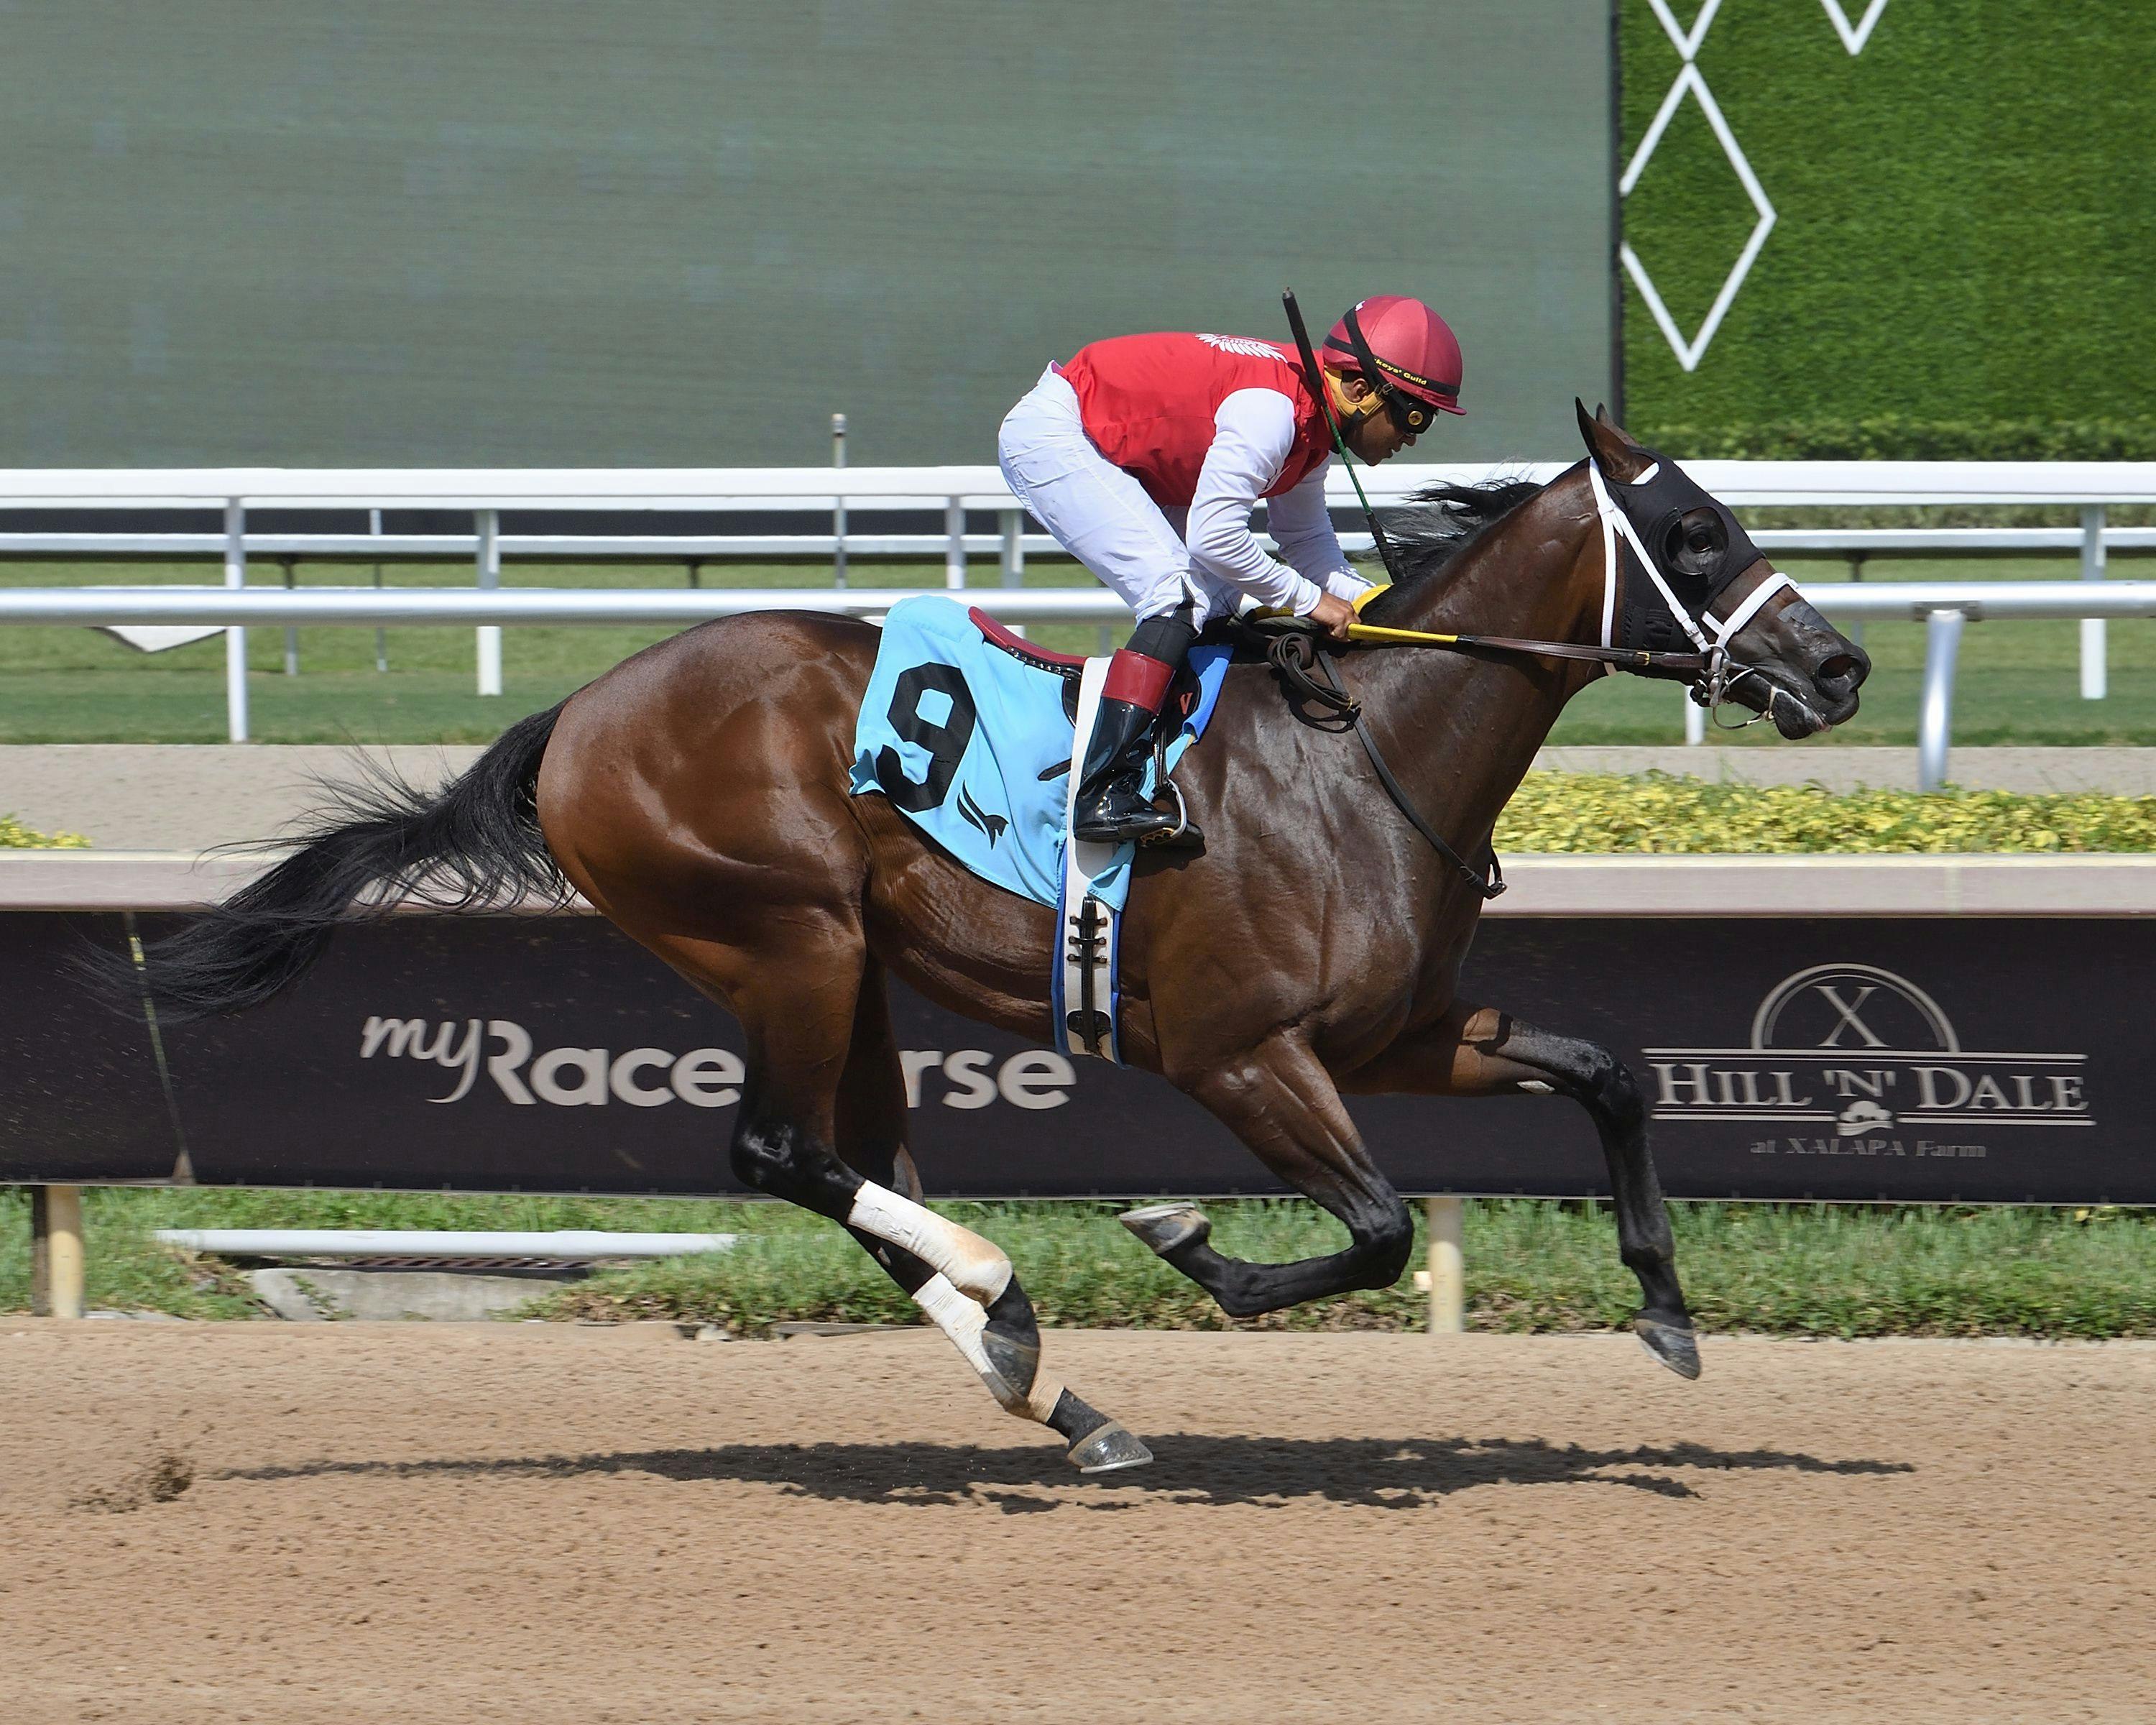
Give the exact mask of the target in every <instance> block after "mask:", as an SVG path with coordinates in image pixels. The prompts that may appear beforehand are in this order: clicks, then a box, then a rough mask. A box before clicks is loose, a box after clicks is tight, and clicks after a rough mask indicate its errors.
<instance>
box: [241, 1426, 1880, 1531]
mask: <svg viewBox="0 0 2156 1725" xmlns="http://www.w3.org/2000/svg"><path fill="white" fill-rule="evenodd" d="M1157 1449H1158V1454H1159V1460H1158V1462H1157V1463H1156V1464H1155V1465H1154V1466H1151V1467H1142V1468H1136V1469H1132V1470H1131V1471H1127V1472H1122V1473H1113V1474H1105V1475H1101V1476H1095V1477H1092V1478H1081V1477H1079V1476H1076V1475H1075V1474H1073V1473H1071V1472H1070V1470H1069V1469H1068V1468H1067V1467H1066V1466H1065V1465H1064V1463H1063V1460H1062V1457H1061V1455H1060V1452H1059V1451H1057V1450H1054V1449H1050V1448H1048V1447H1046V1446H1045V1445H1038V1444H1029V1445H1006V1446H1004V1447H1002V1448H998V1449H975V1448H969V1447H966V1446H962V1445H945V1444H919V1443H911V1444H909V1443H891V1444H839V1443H830V1444H728V1445H721V1446H720V1447H717V1448H715V1449H708V1450H627V1451H622V1452H619V1453H614V1454H604V1455H531V1456H505V1457H499V1458H491V1459H489V1458H480V1457H470V1458H465V1459H454V1458H445V1459H443V1460H439V1461H317V1462H311V1463H307V1464H305V1465H303V1466H293V1467H261V1468H248V1469H243V1470H238V1471H232V1472H228V1473H225V1474H223V1475H221V1476H218V1477H221V1478H223V1479H228V1480H287V1479H300V1478H316V1477H320V1476H325V1475H335V1474H383V1475H389V1476H396V1477H402V1478H427V1477H429V1476H449V1477H478V1478H485V1477H502V1476H511V1477H513V1476H542V1477H553V1478H568V1477H572V1476H576V1475H578V1474H608V1473H644V1474H655V1475H658V1476H660V1477H661V1478H664V1479H670V1480H680V1481H690V1482H694V1481H728V1482H731V1483H737V1484H749V1485H767V1486H776V1487H777V1488H778V1490H780V1491H783V1492H785V1493H787V1494H788V1495H789V1496H792V1497H820V1498H824V1499H825V1500H827V1501H829V1502H846V1503H891V1504H901V1505H903V1504H914V1505H919V1506H921V1507H933V1506H937V1505H947V1504H960V1503H979V1504H985V1505H988V1506H990V1507H995V1508H999V1509H1001V1510H1003V1511H1004V1512H1006V1513H1007V1514H1011V1515H1023V1514H1026V1513H1029V1512H1039V1511H1045V1510H1056V1509H1096V1510H1117V1509H1133V1508H1136V1507H1138V1506H1139V1505H1141V1504H1142V1503H1145V1502H1148V1501H1156V1502H1158V1501H1166V1502H1178V1503H1203V1504H1227V1503H1245V1504H1255V1505H1259V1506H1261V1507H1273V1508H1278V1507H1284V1506H1286V1505H1287V1504H1289V1503H1292V1502H1297V1501H1298V1500H1303V1499H1311V1498H1322V1499H1325V1500H1327V1501H1329V1502H1334V1503H1351V1504H1362V1505H1365V1506H1368V1507H1371V1508H1373V1509H1413V1508H1415V1507H1419V1506H1421V1505H1424V1504H1427V1503H1430V1502H1434V1501H1435V1500H1437V1499H1439V1498H1442V1497H1449V1496H1450V1495H1451V1494H1452V1493H1454V1492H1455V1491H1467V1490H1470V1489H1471V1488H1472V1487H1474V1486H1507V1485H1508V1486H1567V1485H1599V1486H1628V1487H1630V1489H1632V1490H1634V1491H1651V1492H1654V1493H1656V1494H1657V1495H1659V1496H1661V1497H1697V1496H1698V1495H1699V1494H1698V1492H1697V1491H1695V1490H1694V1489H1693V1488H1692V1486H1690V1485H1688V1484H1686V1482H1685V1481H1683V1480H1682V1479H1681V1478H1678V1477H1677V1476H1676V1474H1677V1472H1678V1471H1685V1472H1711V1473H1712V1472H1722V1473H1727V1472H1736V1471H1763V1470H1773V1471H1783V1472H1789V1473H1807V1474H1841V1475H1879V1474H1900V1473H1911V1472H1913V1471H1915V1470H1914V1469H1913V1468H1912V1466H1910V1465H1909V1464H1908V1463H1907V1462H1903V1461H1823V1460H1821V1459H1820V1457H1818V1456H1815V1455H1801V1454H1795V1453H1792V1452H1790V1451H1787V1450H1717V1449H1714V1448H1712V1446H1710V1445H1705V1444H1673V1445H1665V1446H1660V1447H1640V1448H1637V1449H1630V1450H1589V1449H1584V1448H1583V1447H1581V1446H1580V1445H1577V1444H1552V1443H1548V1442H1545V1441H1543V1440H1541V1439H1538V1438H1530V1439H1519V1438H1460V1437H1412V1438H1315V1439H1311V1438H1258V1437H1207V1436H1199V1435H1188V1434H1185V1435H1171V1436H1167V1437H1163V1438H1161V1439H1158V1440H1157Z"/></svg>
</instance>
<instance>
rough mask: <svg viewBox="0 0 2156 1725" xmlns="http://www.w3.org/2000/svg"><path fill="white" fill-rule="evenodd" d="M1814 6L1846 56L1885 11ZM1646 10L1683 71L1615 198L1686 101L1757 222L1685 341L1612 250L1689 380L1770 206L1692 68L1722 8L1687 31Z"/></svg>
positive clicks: (1641, 275)
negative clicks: (1702, 120)
mask: <svg viewBox="0 0 2156 1725" xmlns="http://www.w3.org/2000/svg"><path fill="white" fill-rule="evenodd" d="M1647 4H1648V6H1649V7H1650V8H1651V9H1652V10H1653V12H1654V14H1655V19H1656V21H1657V22H1659V23H1661V27H1662V33H1663V34H1665V35H1666V36H1667V37H1668V38H1669V39H1670V44H1671V46H1672V47H1673V48H1675V49H1676V51H1677V54H1678V56H1679V58H1680V59H1682V60H1683V62H1684V64H1683V65H1682V67H1681V68H1680V69H1679V70H1678V72H1677V75H1676V82H1675V83H1673V84H1672V85H1670V91H1669V94H1668V95H1666V96H1664V97H1663V98H1662V105H1661V107H1660V108H1658V109H1657V110H1655V117H1654V121H1653V122H1652V123H1651V124H1650V126H1648V127H1647V131H1646V135H1645V136H1644V137H1642V138H1641V139H1640V144H1639V147H1638V148H1637V149H1635V151H1633V152H1632V159H1631V160H1630V162H1627V163H1626V164H1625V172H1624V176H1623V177H1622V178H1620V180H1619V181H1618V182H1617V193H1618V196H1619V197H1620V198H1629V197H1630V196H1631V195H1632V188H1633V187H1635V186H1636V185H1638V184H1639V182H1640V174H1641V173H1642V172H1645V168H1646V166H1647V164H1648V162H1650V161H1652V160H1653V159H1654V154H1655V148H1656V146H1658V145H1660V144H1661V141H1662V135H1663V134H1664V133H1665V132H1666V131H1668V130H1669V128H1670V121H1671V120H1672V119H1674V118H1675V117H1676V111H1677V110H1678V108H1679V107H1680V106H1681V105H1682V104H1683V102H1684V99H1685V98H1686V96H1687V95H1689V96H1690V97H1691V99H1692V100H1694V101H1696V102H1697V103H1698V104H1699V110H1700V112H1701V113H1702V115H1703V116H1705V117H1706V120H1707V127H1708V129H1709V130H1710V131H1712V132H1713V134H1714V141H1715V142H1716V143H1717V144H1718V145H1719V146H1721V148H1722V155H1723V157H1725V158H1727V161H1728V163H1729V166H1730V168H1731V170H1732V172H1734V173H1735V174H1736V176H1737V183H1738V187H1739V188H1740V189H1741V190H1742V191H1743V193H1744V196H1745V197H1746V198H1748V199H1749V200H1750V202H1751V204H1752V208H1753V211H1754V212H1755V213H1757V215H1758V220H1757V221H1755V222H1754V223H1753V225H1752V231H1751V233H1750V234H1748V236H1747V237H1746V239H1745V241H1744V246H1743V249H1742V250H1741V251H1739V252H1738V254H1737V259H1736V261H1735V262H1734V263H1732V264H1731V265H1730V266H1729V274H1728V275H1727V276H1725V277H1724V278H1723V280H1722V289H1721V291H1720V292H1718V293H1717V294H1716V295H1715V296H1714V303H1713V304H1712V305H1710V306H1709V307H1708V308H1707V316H1705V317H1703V318H1702V319H1701V320H1700V324H1699V327H1698V328H1697V330H1695V331H1692V333H1691V335H1690V336H1687V335H1686V334H1685V332H1684V331H1683V330H1682V328H1681V327H1680V326H1679V325H1678V323H1677V321H1676V318H1675V317H1673V316H1671V314H1670V309H1669V307H1668V305H1666V304H1665V303H1664V302H1663V300H1662V296H1661V293H1660V291H1659V290H1657V289H1656V288H1655V282H1654V278H1653V277H1652V276H1651V275H1649V274H1648V272H1647V266H1646V264H1644V263H1643V262H1641V261H1640V254H1638V253H1637V252H1635V251H1634V250H1633V249H1632V244H1631V242H1630V240H1625V241H1622V242H1620V244H1619V245H1618V248H1617V256H1618V259H1619V260H1620V262H1621V263H1622V264H1624V266H1625V274H1626V275H1629V276H1630V277H1631V278H1632V285H1634V286H1635V287H1636V288H1638V289H1639V290H1640V298H1641V299H1642V300H1645V301H1646V304H1647V310H1648V311H1649V312H1650V314H1651V315H1652V316H1653V317H1654V320H1655V327H1656V328H1658V329H1659V330H1661V332H1662V339H1663V340H1664V341H1667V342H1668V343H1669V344H1670V352H1672V353H1674V354H1675V355H1676V357H1677V363H1678V364H1679V365H1681V366H1682V367H1684V368H1685V370H1686V371H1687V372H1691V371H1697V370H1698V368H1699V362H1700V360H1701V359H1702V357H1704V356H1705V354H1706V352H1707V345H1708V344H1709V343H1710V342H1712V341H1713V340H1714V332H1715V331H1717V330H1718V329H1720V328H1721V327H1722V318H1723V316H1725V315H1727V312H1728V311H1729V307H1730V305H1731V304H1732V302H1733V301H1734V300H1736V298H1737V290H1738V289H1739V288H1741V287H1743V285H1744V278H1745V277H1746V276H1747V275H1749V274H1750V273H1751V270H1752V265H1753V261H1754V260H1755V259H1757V258H1758V255H1759V249H1760V248H1761V247H1762V246H1763V245H1765V244H1766V243H1767V236H1768V234H1771V233H1772V232H1773V231H1774V204H1773V203H1772V202H1771V201H1770V200H1769V199H1768V196H1767V193H1766V190H1765V188H1764V187H1762V186H1761V185H1760V183H1759V178H1758V175H1757V174H1755V173H1753V172H1752V164H1751V162H1748V160H1746V159H1745V155H1744V151H1743V150H1742V149H1741V148H1739V147H1738V142H1737V135H1736V134H1735V133H1734V132H1732V131H1731V130H1730V129H1729V122H1728V121H1727V120H1726V119H1724V118H1723V117H1722V109H1721V107H1720V105H1718V104H1717V102H1716V101H1715V100H1714V94H1713V92H1712V90H1708V88H1707V80H1706V79H1705V78H1704V77H1703V76H1702V75H1701V73H1700V69H1699V67H1698V65H1697V59H1698V55H1699V50H1700V45H1701V44H1702V43H1704V42H1705V41H1706V40H1707V29H1708V27H1709V26H1711V25H1712V23H1714V15H1715V14H1716V13H1717V12H1719V11H1721V9H1722V0H1706V3H1705V4H1704V5H1702V7H1701V8H1700V9H1699V11H1698V12H1697V13H1696V14H1695V15H1694V17H1693V18H1692V21H1691V28H1690V29H1686V28H1684V27H1683V26H1682V25H1681V24H1679V23H1677V20H1676V14H1675V13H1672V12H1671V10H1670V8H1669V4H1668V0H1647ZM1820 5H1821V6H1823V7H1824V8H1825V10H1826V14H1827V21H1828V22H1829V23H1831V24H1832V25H1833V26H1834V28H1835V34H1836V35H1838V36H1840V38H1841V44H1842V46H1843V47H1845V48H1846V49H1848V50H1849V51H1850V53H1851V54H1852V55H1854V54H1861V53H1862V52H1863V51H1864V44H1866V42H1868V41H1870V40H1871V32H1872V29H1873V28H1874V27H1875V26H1876V24H1877V23H1878V22H1879V16H1880V14H1881V13H1883V12H1884V11H1886V0H1871V4H1870V5H1869V6H1867V7H1866V8H1865V12H1864V16H1863V17H1862V18H1860V19H1858V20H1857V22H1856V23H1854V24H1852V23H1850V21H1849V15H1848V13H1845V12H1844V11H1843V10H1842V8H1841V5H1840V0H1820Z"/></svg>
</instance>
